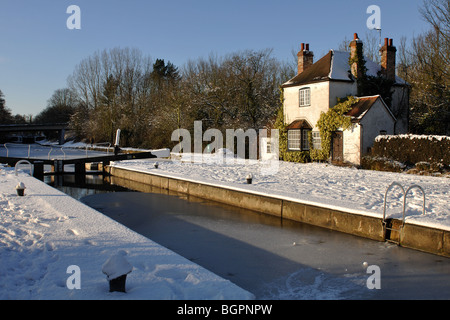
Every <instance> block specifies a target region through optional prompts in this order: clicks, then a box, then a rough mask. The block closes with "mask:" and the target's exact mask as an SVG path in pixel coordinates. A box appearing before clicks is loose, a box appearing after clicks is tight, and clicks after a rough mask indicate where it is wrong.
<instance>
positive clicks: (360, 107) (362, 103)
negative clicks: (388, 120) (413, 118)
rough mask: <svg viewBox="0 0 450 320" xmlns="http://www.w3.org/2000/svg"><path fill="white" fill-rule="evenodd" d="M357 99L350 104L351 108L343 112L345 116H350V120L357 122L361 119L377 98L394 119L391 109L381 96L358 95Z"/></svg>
mask: <svg viewBox="0 0 450 320" xmlns="http://www.w3.org/2000/svg"><path fill="white" fill-rule="evenodd" d="M358 99H359V101H358V102H357V103H355V104H354V105H353V106H352V109H351V110H350V111H349V112H347V113H346V114H345V115H347V116H350V117H352V122H359V121H361V120H362V118H364V116H365V115H366V114H367V112H368V111H369V110H370V108H372V106H373V105H374V104H375V103H376V102H377V101H378V100H380V102H381V104H382V105H383V107H385V108H386V110H387V111H388V113H389V115H390V116H391V117H392V119H394V121H395V120H396V118H395V116H394V115H393V114H392V112H391V110H390V109H389V107H388V106H387V105H386V103H385V102H384V100H383V98H382V97H381V96H380V95H376V96H371V97H360V98H358Z"/></svg>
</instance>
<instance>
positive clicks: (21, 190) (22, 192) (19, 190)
mask: <svg viewBox="0 0 450 320" xmlns="http://www.w3.org/2000/svg"><path fill="white" fill-rule="evenodd" d="M25 189H26V188H25V184H24V183H23V182H19V184H18V185H17V186H16V191H17V195H18V196H19V197H23V196H24V195H25Z"/></svg>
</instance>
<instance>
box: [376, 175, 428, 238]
mask: <svg viewBox="0 0 450 320" xmlns="http://www.w3.org/2000/svg"><path fill="white" fill-rule="evenodd" d="M395 186H398V187H400V189H401V190H402V192H403V210H402V213H403V219H402V224H401V226H399V227H398V228H395V227H393V226H392V219H386V203H387V195H388V192H389V190H391V189H392V188H393V187H395ZM415 188H417V189H419V190H420V191H421V192H422V196H423V207H422V214H425V191H424V190H423V188H422V187H421V186H419V185H416V184H415V185H412V186H410V187H409V188H408V189H407V190H406V191H405V189H404V188H403V186H402V185H401V184H400V183H398V182H393V183H392V184H391V185H390V186H389V187H388V188H387V189H386V193H385V194H384V209H383V228H384V230H383V232H384V239H385V240H386V241H388V242H393V243H396V244H397V245H400V241H401V238H402V237H401V236H402V231H403V228H404V226H405V218H406V212H405V211H406V198H407V196H408V193H409V192H410V191H411V190H412V189H415ZM388 231H389V232H392V231H396V232H398V241H396V240H393V239H391V238H390V236H391V234H389V237H388Z"/></svg>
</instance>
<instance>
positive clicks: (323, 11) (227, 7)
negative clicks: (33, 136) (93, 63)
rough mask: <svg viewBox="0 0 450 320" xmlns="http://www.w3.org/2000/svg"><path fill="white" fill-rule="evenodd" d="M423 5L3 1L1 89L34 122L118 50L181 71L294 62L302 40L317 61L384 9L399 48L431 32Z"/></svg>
mask: <svg viewBox="0 0 450 320" xmlns="http://www.w3.org/2000/svg"><path fill="white" fill-rule="evenodd" d="M422 1H423V0H389V1H386V0H369V1H366V0H348V1H347V0H342V1H322V0H308V1H304V0H296V1H292V0H288V1H268V0H267V1H265V0H260V1H255V0H228V1H223V0H222V1H217V0H209V1H206V0H184V1H182V0H166V1H152V0H128V1H123V0H122V1H118V0H69V1H68V0H38V1H36V0H34V1H33V0H0V41H1V42H0V90H2V91H3V93H4V94H5V97H6V103H7V106H8V107H9V108H10V109H11V110H12V112H13V114H33V115H36V114H38V113H39V112H40V111H42V110H43V109H44V108H45V107H46V105H47V100H48V99H49V98H50V97H51V95H52V94H53V92H54V91H55V90H56V89H60V88H64V87H66V86H67V77H68V76H69V75H70V74H72V72H73V70H74V68H75V66H76V65H77V64H78V63H79V62H80V61H81V60H82V59H84V58H86V57H88V56H90V55H92V54H93V53H94V52H96V51H101V50H103V49H110V48H114V47H130V48H138V49H140V50H141V51H142V53H143V54H144V55H146V56H147V55H148V56H151V57H152V58H153V59H156V58H162V59H165V60H166V61H168V60H169V61H171V62H172V63H174V64H175V65H177V66H179V67H182V66H183V64H184V63H185V62H187V61H188V60H189V59H193V60H195V59H197V58H199V57H206V56H208V55H209V54H210V53H215V54H217V55H218V56H223V55H226V54H228V53H232V52H236V51H240V50H246V49H253V50H260V49H266V48H271V49H273V55H274V56H275V57H276V58H278V59H280V60H289V59H292V53H291V52H292V50H293V49H295V50H298V48H299V45H300V43H301V42H305V43H310V46H311V50H312V51H314V52H315V56H316V59H319V58H320V57H321V56H322V55H323V54H325V53H326V52H328V50H329V49H334V48H337V47H338V46H339V44H340V43H341V42H342V40H343V39H344V38H347V39H351V38H352V37H353V33H355V32H357V33H358V34H360V35H361V37H362V36H363V35H365V33H366V32H375V31H369V30H368V29H367V26H366V21H367V19H368V18H369V14H367V13H366V10H367V8H368V6H370V5H378V6H379V7H380V8H381V26H382V29H383V30H382V36H383V38H384V37H389V38H393V39H394V44H395V43H397V44H398V42H399V40H400V38H401V37H402V36H406V37H407V38H408V39H411V38H412V37H413V36H414V35H418V34H420V33H422V32H424V31H426V30H427V29H428V26H427V25H426V23H425V22H424V21H423V20H422V18H421V17H420V13H419V10H418V8H419V7H420V6H421V5H422ZM70 5H77V6H79V7H80V9H81V30H69V29H68V28H67V27H66V21H67V19H68V18H69V16H70V14H67V13H66V10H67V7H68V6H70Z"/></svg>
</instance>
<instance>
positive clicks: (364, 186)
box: [112, 155, 450, 230]
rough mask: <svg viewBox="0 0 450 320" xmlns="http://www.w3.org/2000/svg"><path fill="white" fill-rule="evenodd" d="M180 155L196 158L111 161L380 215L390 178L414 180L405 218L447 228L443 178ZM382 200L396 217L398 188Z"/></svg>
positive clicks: (449, 217)
mask: <svg viewBox="0 0 450 320" xmlns="http://www.w3.org/2000/svg"><path fill="white" fill-rule="evenodd" d="M183 159H195V160H196V161H193V162H189V161H178V160H172V161H159V168H158V169H155V168H154V166H153V163H154V161H152V160H133V161H121V162H116V163H114V164H112V165H114V166H116V167H119V168H124V169H129V170H135V171H140V172H151V173H154V174H158V175H162V176H167V177H173V178H178V179H185V180H189V181H195V182H200V183H204V184H210V185H217V186H222V187H227V188H232V189H235V190H241V191H244V192H249V193H256V194H263V195H268V196H275V197H278V198H284V199H288V200H291V201H299V202H302V203H305V204H312V205H319V206H327V207H330V208H333V209H336V210H344V211H346V212H350V213H354V214H361V215H369V216H374V217H379V218H382V217H383V207H384V196H385V192H386V190H387V188H388V187H389V186H390V184H391V183H392V182H399V183H400V184H401V185H403V187H404V188H405V190H406V189H407V188H409V187H410V186H412V185H414V184H417V185H420V186H421V187H422V188H423V189H424V190H425V193H426V213H425V215H423V214H422V207H423V197H422V194H421V192H420V190H418V189H414V190H411V192H410V193H409V194H408V197H407V206H406V222H407V223H411V224H419V225H424V226H428V227H432V228H439V229H443V230H450V201H449V191H450V179H448V178H442V177H431V176H416V175H408V174H403V173H392V172H379V171H370V170H358V169H355V168H342V167H336V166H332V165H328V164H318V163H309V164H300V163H289V162H283V161H280V162H279V163H278V170H277V171H276V173H275V174H273V175H263V174H261V172H264V171H263V168H262V167H263V166H264V163H263V162H259V161H251V160H243V159H233V158H227V159H226V161H222V162H220V163H218V162H217V158H216V157H215V156H214V155H203V157H202V156H201V155H196V156H193V157H189V156H186V155H185V156H184V157H183ZM248 174H252V176H253V183H252V184H251V185H248V184H247V183H246V176H247V175H248ZM387 200H388V201H387V210H386V215H387V217H392V218H400V219H401V218H402V208H403V194H402V192H401V191H400V190H399V189H396V188H394V189H393V190H392V191H391V192H389V193H388V198H387Z"/></svg>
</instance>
